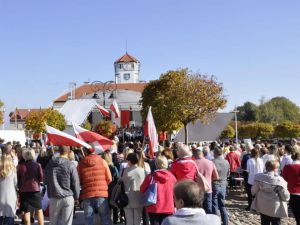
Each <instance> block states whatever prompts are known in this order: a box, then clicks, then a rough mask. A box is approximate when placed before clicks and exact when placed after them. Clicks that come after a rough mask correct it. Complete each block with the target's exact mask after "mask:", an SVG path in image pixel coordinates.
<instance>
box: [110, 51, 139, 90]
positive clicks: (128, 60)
mask: <svg viewBox="0 0 300 225" xmlns="http://www.w3.org/2000/svg"><path fill="white" fill-rule="evenodd" d="M114 67H115V81H116V83H117V84H119V83H139V82H140V62H139V60H137V59H136V58H134V57H133V56H131V55H129V54H128V53H127V52H126V54H125V55H123V56H122V57H120V58H119V59H117V61H115V63H114Z"/></svg>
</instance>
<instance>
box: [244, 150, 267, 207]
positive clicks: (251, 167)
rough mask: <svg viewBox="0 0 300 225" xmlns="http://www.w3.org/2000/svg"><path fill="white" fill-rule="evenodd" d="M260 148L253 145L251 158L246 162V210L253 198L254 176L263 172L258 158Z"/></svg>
mask: <svg viewBox="0 0 300 225" xmlns="http://www.w3.org/2000/svg"><path fill="white" fill-rule="evenodd" d="M259 153H260V146H259V145H255V147H254V149H252V150H251V158H250V159H249V160H248V161H247V169H246V171H247V172H248V180H247V182H248V186H247V195H248V206H247V208H246V210H250V208H251V204H252V200H253V196H252V193H251V188H252V185H253V183H254V176H255V175H256V174H258V173H262V172H263V171H264V162H263V160H262V159H261V158H260V157H259Z"/></svg>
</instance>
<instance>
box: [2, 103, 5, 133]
mask: <svg viewBox="0 0 300 225" xmlns="http://www.w3.org/2000/svg"><path fill="white" fill-rule="evenodd" d="M2 116H3V121H2V122H3V123H2V130H4V124H5V107H2Z"/></svg>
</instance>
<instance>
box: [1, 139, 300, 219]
mask: <svg viewBox="0 0 300 225" xmlns="http://www.w3.org/2000/svg"><path fill="white" fill-rule="evenodd" d="M91 146H92V148H90V149H87V148H83V149H73V148H70V147H68V146H59V147H53V146H47V147H41V146H40V145H39V144H35V145H34V146H28V147H22V146H21V145H20V144H19V143H10V142H8V143H6V144H1V146H0V147H1V160H0V225H2V224H5V225H12V224H14V222H15V218H16V216H19V217H20V218H22V221H23V223H24V224H26V225H28V224H31V223H33V221H34V220H35V219H37V221H38V224H39V225H42V224H44V216H45V215H46V216H47V217H49V221H50V224H53V225H56V224H64V225H71V224H72V222H73V216H74V212H75V210H77V208H78V207H80V208H81V209H82V210H83V211H84V219H85V224H87V225H91V224H94V217H95V215H98V216H99V219H100V221H101V224H103V225H111V224H113V223H114V224H116V223H126V224H127V225H140V224H141V223H142V224H143V225H149V224H151V225H160V224H162V225H176V224H180V225H184V224H203V225H208V224H209V225H221V224H223V225H227V224H229V219H228V212H227V210H226V204H225V199H226V195H227V194H228V192H231V191H233V192H235V191H237V188H240V187H238V185H240V184H239V181H241V180H243V181H244V186H245V190H246V193H247V201H248V206H247V208H245V210H254V211H256V212H258V213H259V214H260V217H261V224H262V225H267V224H268V225H269V224H274V225H276V224H280V221H281V218H283V217H288V207H290V208H291V211H292V212H293V215H294V217H295V221H296V223H297V225H300V149H299V148H300V147H299V146H298V143H297V141H296V140H292V143H291V144H285V145H283V144H280V143H279V144H269V143H262V142H259V141H258V142H257V143H255V144H251V143H243V144H240V145H236V144H234V143H230V142H226V143H218V142H212V143H196V144H192V145H190V146H188V145H185V144H182V143H172V144H171V143H169V142H166V143H165V147H163V148H160V151H158V152H155V155H154V157H153V159H150V157H149V156H148V155H147V151H145V149H144V148H143V146H142V145H141V143H140V142H139V141H136V142H125V143H118V148H117V151H111V150H107V151H104V152H103V153H101V154H100V155H98V154H96V152H95V148H94V146H93V144H91Z"/></svg>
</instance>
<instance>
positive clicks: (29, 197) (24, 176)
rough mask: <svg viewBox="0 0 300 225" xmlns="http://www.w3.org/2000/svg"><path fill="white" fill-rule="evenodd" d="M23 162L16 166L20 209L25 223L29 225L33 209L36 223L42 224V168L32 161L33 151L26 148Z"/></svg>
mask: <svg viewBox="0 0 300 225" xmlns="http://www.w3.org/2000/svg"><path fill="white" fill-rule="evenodd" d="M23 157H24V159H25V163H21V164H19V166H18V170H17V177H18V187H19V190H20V209H21V211H22V212H24V213H25V214H24V222H25V225H29V224H30V223H31V221H30V212H32V211H35V212H36V214H37V217H38V224H39V225H43V224H44V215H43V211H42V197H41V189H40V183H41V182H42V181H43V170H42V167H41V165H40V164H39V163H36V162H34V159H35V151H34V150H33V149H28V150H25V151H24V152H23Z"/></svg>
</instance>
